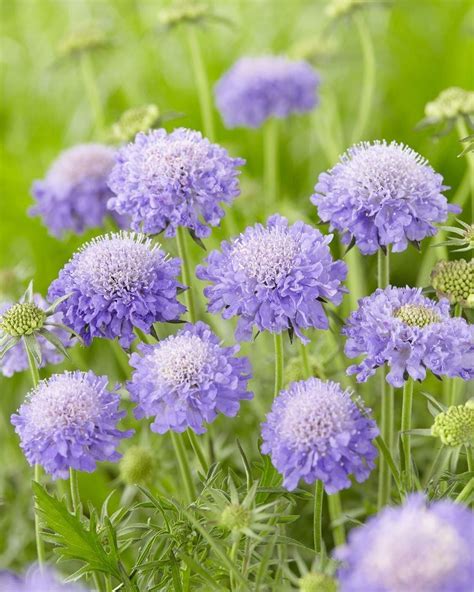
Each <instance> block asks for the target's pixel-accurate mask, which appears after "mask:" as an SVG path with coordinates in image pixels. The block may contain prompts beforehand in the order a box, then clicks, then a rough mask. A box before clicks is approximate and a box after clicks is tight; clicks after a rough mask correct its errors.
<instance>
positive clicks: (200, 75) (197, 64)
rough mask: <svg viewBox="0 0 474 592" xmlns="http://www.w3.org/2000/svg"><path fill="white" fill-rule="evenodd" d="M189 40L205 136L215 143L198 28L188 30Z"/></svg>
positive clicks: (209, 96) (208, 90)
mask: <svg viewBox="0 0 474 592" xmlns="http://www.w3.org/2000/svg"><path fill="white" fill-rule="evenodd" d="M187 38H188V46H189V53H190V56H191V64H192V68H193V73H194V79H195V81H196V89H197V93H198V100H199V107H200V109H201V119H202V127H203V130H204V135H205V136H206V137H207V138H209V140H211V142H214V140H215V129H214V116H213V106H212V97H211V92H210V85H209V80H208V76H207V72H206V67H205V65H204V59H203V56H202V50H201V44H200V43H199V39H198V36H197V31H196V27H194V26H193V25H190V26H189V27H188V29H187Z"/></svg>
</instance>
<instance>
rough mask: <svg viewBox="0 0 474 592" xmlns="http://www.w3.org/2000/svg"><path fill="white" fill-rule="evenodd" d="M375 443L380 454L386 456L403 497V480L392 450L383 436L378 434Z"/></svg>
mask: <svg viewBox="0 0 474 592" xmlns="http://www.w3.org/2000/svg"><path fill="white" fill-rule="evenodd" d="M375 445H376V446H377V448H378V451H379V452H380V454H381V455H382V456H383V457H384V460H385V462H386V463H387V466H388V467H389V469H390V471H391V473H392V477H393V479H394V481H395V484H396V486H397V489H398V492H399V494H400V497H401V496H402V491H403V488H402V482H401V481H400V473H399V471H398V469H397V466H396V464H395V461H394V460H393V456H392V454H391V452H390V450H389V449H388V447H387V445H386V444H385V442H384V440H383V438H381V437H380V436H377V438H375Z"/></svg>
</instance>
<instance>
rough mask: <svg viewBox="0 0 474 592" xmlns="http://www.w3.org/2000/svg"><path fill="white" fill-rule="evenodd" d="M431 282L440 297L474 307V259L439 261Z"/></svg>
mask: <svg viewBox="0 0 474 592" xmlns="http://www.w3.org/2000/svg"><path fill="white" fill-rule="evenodd" d="M431 284H432V286H433V288H434V289H435V290H436V293H437V295H438V297H439V298H447V299H448V300H449V302H450V304H460V305H461V306H463V307H466V308H474V259H471V260H470V261H466V260H465V259H457V260H455V261H438V263H437V264H436V265H435V267H434V269H433V271H432V272H431Z"/></svg>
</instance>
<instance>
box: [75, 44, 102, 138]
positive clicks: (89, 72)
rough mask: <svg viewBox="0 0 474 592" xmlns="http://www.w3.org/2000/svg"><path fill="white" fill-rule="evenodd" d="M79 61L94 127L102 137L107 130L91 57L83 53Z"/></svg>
mask: <svg viewBox="0 0 474 592" xmlns="http://www.w3.org/2000/svg"><path fill="white" fill-rule="evenodd" d="M79 60H80V67H81V74H82V82H83V83H84V89H85V92H86V95H87V99H88V101H89V105H90V108H91V111H92V116H93V119H94V127H95V129H96V132H97V134H98V135H99V136H102V135H103V133H104V130H105V119H104V111H103V108H102V100H101V98H100V93H99V89H98V88H97V83H96V79H95V75H94V68H93V65H92V60H91V56H90V54H89V53H88V52H86V51H85V52H83V53H82V55H81V57H80V59H79Z"/></svg>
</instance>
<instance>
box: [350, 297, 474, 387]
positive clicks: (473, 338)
mask: <svg viewBox="0 0 474 592" xmlns="http://www.w3.org/2000/svg"><path fill="white" fill-rule="evenodd" d="M342 333H343V334H344V335H346V336H347V337H348V339H347V343H346V347H345V352H346V355H347V356H349V357H350V358H355V357H358V356H360V355H363V356H365V359H364V360H363V361H362V362H361V363H359V364H355V365H353V366H350V367H349V368H348V374H357V380H358V381H359V382H365V381H366V380H367V378H368V377H369V376H372V375H373V374H374V373H375V370H376V369H377V368H378V367H379V366H382V365H383V364H385V363H387V364H388V365H389V367H390V372H389V373H388V374H387V381H388V382H389V383H390V384H392V385H393V386H395V387H401V386H403V383H404V381H405V380H407V379H408V377H409V376H411V377H412V378H414V379H415V380H423V379H424V378H425V376H426V369H427V368H428V369H429V370H431V371H432V372H433V373H434V374H436V375H443V374H444V375H446V376H452V377H454V376H460V377H461V378H464V379H465V380H469V379H470V378H473V377H474V327H473V326H470V325H468V324H467V323H466V321H465V320H464V319H461V318H451V317H450V316H449V302H448V300H445V299H443V300H441V301H440V302H434V301H432V300H430V299H429V298H426V297H425V296H423V295H422V294H421V289H418V288H393V287H391V286H389V287H388V288H385V289H384V290H380V289H379V290H376V291H375V292H374V293H373V294H372V295H371V296H368V297H367V298H362V299H361V300H360V301H359V308H358V310H356V311H355V312H353V313H352V314H351V316H350V317H349V319H348V321H347V324H346V326H345V327H344V329H343V330H342Z"/></svg>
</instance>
